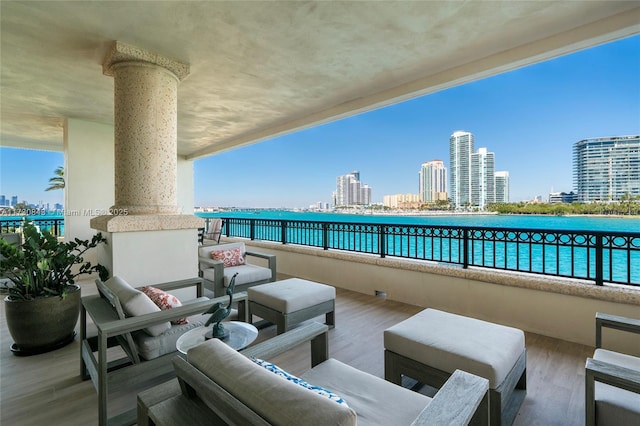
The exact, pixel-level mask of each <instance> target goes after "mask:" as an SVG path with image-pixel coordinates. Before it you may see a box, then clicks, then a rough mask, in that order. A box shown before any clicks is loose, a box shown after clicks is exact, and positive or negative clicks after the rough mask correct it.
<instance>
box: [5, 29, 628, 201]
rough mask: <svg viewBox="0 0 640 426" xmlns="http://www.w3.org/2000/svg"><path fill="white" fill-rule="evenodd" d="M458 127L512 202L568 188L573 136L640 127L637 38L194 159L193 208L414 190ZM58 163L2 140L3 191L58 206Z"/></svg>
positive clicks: (56, 157)
mask: <svg viewBox="0 0 640 426" xmlns="http://www.w3.org/2000/svg"><path fill="white" fill-rule="evenodd" d="M178 125H179V124H178ZM456 130H465V131H468V132H471V133H473V134H474V136H475V145H476V146H478V147H489V148H490V150H491V151H492V152H495V153H497V155H496V164H495V170H496V171H497V170H509V171H510V177H509V178H510V183H509V184H510V193H511V194H510V195H511V197H510V199H511V202H517V201H521V200H531V199H533V198H534V197H536V196H543V199H546V197H547V195H548V194H549V193H550V192H560V191H564V192H570V191H572V190H574V189H575V188H574V186H573V176H572V167H573V163H572V148H573V145H574V144H575V143H576V142H577V141H580V140H583V139H590V138H601V137H610V136H626V135H635V134H640V36H634V37H630V38H627V39H623V40H618V41H615V42H612V43H608V44H605V45H602V46H597V47H594V48H591V49H587V50H583V51H579V52H576V53H573V54H571V55H567V56H563V57H560V58H556V59H553V60H549V61H546V62H543V63H540V64H536V65H532V66H529V67H525V68H521V69H517V70H514V71H510V72H506V73H503V74H500V75H496V76H493V77H489V78H486V79H483V80H479V81H476V82H472V83H469V84H465V85H463V86H458V87H455V88H451V89H447V90H443V91H440V92H436V93H433V94H430V95H426V96H423V97H420V98H416V99H413V100H410V101H406V102H403V103H399V104H395V105H392V106H389V107H385V108H381V109H378V110H375V111H371V112H368V113H363V114H359V115H356V116H353V117H349V118H344V119H341V120H338V121H334V122H331V123H327V124H324V125H321V126H316V127H313V128H310V129H306V130H303V131H299V132H296V133H291V134H288V135H284V136H281V137H277V138H274V139H270V140H267V141H264V142H260V143H257V144H254V145H250V146H246V147H243V148H239V149H235V150H232V151H228V152H224V153H221V154H218V155H215V156H211V157H207V158H204V159H200V160H196V161H195V162H194V181H195V186H194V187H195V204H196V206H238V207H298V208H306V207H308V206H309V205H310V204H315V203H317V202H329V201H330V199H329V197H330V194H331V193H332V191H333V190H334V189H335V178H336V176H339V175H343V174H345V173H346V172H348V171H349V170H359V171H360V173H361V174H362V176H366V177H367V178H366V179H365V180H366V182H367V183H368V184H369V186H370V187H371V188H373V189H374V190H373V200H372V201H373V202H375V203H380V202H382V197H383V195H385V194H397V193H415V192H417V191H418V185H417V179H416V176H417V173H418V172H419V170H420V167H421V164H422V163H424V162H427V161H431V160H433V159H442V160H445V161H446V160H448V158H449V152H448V145H449V144H448V141H449V136H450V135H451V133H452V132H454V131H456ZM212 132H215V129H213V128H212ZM63 162H64V158H63V155H62V153H51V152H44V151H26V150H19V149H13V148H7V147H1V148H0V165H1V167H0V168H1V169H2V170H1V174H0V177H1V185H0V186H1V188H0V193H3V194H5V195H6V196H7V197H10V196H12V195H18V196H19V198H20V200H22V199H27V200H28V201H31V202H39V201H41V200H42V201H43V202H45V203H47V202H48V203H50V204H54V203H63V196H62V191H51V192H45V191H44V189H45V188H46V187H47V185H48V180H49V178H51V177H52V176H53V171H54V170H55V169H56V167H58V166H60V165H62V164H63ZM447 163H448V161H447ZM445 166H446V167H448V168H450V165H449V164H445ZM221 178H222V180H224V182H222V181H221Z"/></svg>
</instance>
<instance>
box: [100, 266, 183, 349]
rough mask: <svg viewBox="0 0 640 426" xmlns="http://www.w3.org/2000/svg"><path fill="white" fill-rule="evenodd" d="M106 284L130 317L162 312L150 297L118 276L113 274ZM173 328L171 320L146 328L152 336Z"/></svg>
mask: <svg viewBox="0 0 640 426" xmlns="http://www.w3.org/2000/svg"><path fill="white" fill-rule="evenodd" d="M104 285H105V286H106V287H107V288H108V289H109V290H111V292H112V293H113V294H114V295H115V296H116V297H117V298H118V300H119V301H120V305H122V310H123V311H124V313H125V314H126V315H127V316H129V317H137V316H140V315H145V314H150V313H153V312H160V308H158V307H157V306H156V304H155V303H153V302H152V301H151V299H149V297H148V296H147V295H146V294H144V293H143V292H141V291H140V290H138V289H135V288H133V287H131V286H130V285H129V283H127V282H126V281H125V280H123V279H122V278H120V277H118V276H113V277H111V278H109V279H108V280H107V281H105V283H104ZM169 328H171V323H170V322H169V321H166V322H163V323H159V324H155V325H152V326H149V327H147V328H145V329H144V331H145V332H147V333H149V334H150V335H151V336H159V335H161V334H162V333H164V332H165V331H166V330H168V329H169Z"/></svg>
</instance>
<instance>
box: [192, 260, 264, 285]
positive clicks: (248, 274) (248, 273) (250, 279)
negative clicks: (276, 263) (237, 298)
mask: <svg viewBox="0 0 640 426" xmlns="http://www.w3.org/2000/svg"><path fill="white" fill-rule="evenodd" d="M236 272H237V273H238V276H237V277H236V286H238V285H242V284H247V283H254V282H256V281H263V280H270V279H271V269H269V268H265V267H264V266H258V265H251V264H249V263H246V264H244V265H241V266H230V267H228V268H224V281H223V283H224V286H225V287H229V282H230V281H231V277H233V275H234V274H235V273H236ZM202 278H204V279H205V280H209V281H215V270H214V268H208V269H204V270H203V271H202Z"/></svg>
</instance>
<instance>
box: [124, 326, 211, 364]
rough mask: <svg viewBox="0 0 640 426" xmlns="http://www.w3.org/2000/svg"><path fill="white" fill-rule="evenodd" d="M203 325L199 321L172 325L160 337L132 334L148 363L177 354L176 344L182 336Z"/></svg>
mask: <svg viewBox="0 0 640 426" xmlns="http://www.w3.org/2000/svg"><path fill="white" fill-rule="evenodd" d="M201 325H204V323H203V322H198V321H190V322H188V323H186V324H180V325H172V326H171V327H170V328H169V329H168V330H166V331H165V332H164V333H162V334H160V335H159V336H149V334H147V333H145V332H142V331H137V332H134V333H132V335H133V341H134V343H135V345H136V348H137V349H138V353H139V354H140V356H141V357H142V358H144V359H146V360H147V361H148V360H151V359H154V358H157V357H159V356H162V355H166V354H169V353H173V352H175V351H176V342H177V341H178V339H179V338H180V336H182V335H183V334H184V333H186V332H187V331H189V330H192V329H194V328H196V327H200V326H201Z"/></svg>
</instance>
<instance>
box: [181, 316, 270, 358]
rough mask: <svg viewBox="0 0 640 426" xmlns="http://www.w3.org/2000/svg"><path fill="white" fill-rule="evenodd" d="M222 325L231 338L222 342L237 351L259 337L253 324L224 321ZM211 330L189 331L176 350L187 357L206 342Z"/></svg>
mask: <svg viewBox="0 0 640 426" xmlns="http://www.w3.org/2000/svg"><path fill="white" fill-rule="evenodd" d="M222 324H224V328H225V329H226V330H228V331H229V336H227V337H225V338H224V339H222V341H223V342H224V343H226V344H227V345H228V346H229V347H231V348H232V349H235V350H237V351H238V350H240V349H244V348H246V347H247V346H249V345H250V344H251V343H253V341H254V340H256V337H258V329H257V328H255V327H254V326H253V325H252V324H249V323H246V322H242V321H224V322H223V323H222ZM210 329H211V327H204V326H202V327H197V328H194V329H193V330H189V331H187V332H186V333H184V334H183V335H182V336H180V338H179V339H178V341H177V342H176V348H177V349H178V351H179V352H180V353H183V354H185V355H186V354H187V351H188V350H189V349H191V348H192V347H194V346H196V345H199V344H200V343H202V342H204V341H205V338H204V335H205V334H206V333H207V331H209V330H210Z"/></svg>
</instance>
